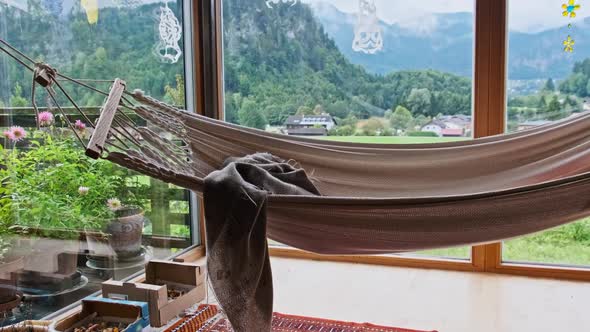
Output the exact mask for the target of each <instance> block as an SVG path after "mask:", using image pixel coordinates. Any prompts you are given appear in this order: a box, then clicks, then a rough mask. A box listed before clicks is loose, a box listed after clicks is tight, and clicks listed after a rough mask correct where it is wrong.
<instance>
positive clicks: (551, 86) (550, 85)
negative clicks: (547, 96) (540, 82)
mask: <svg viewBox="0 0 590 332" xmlns="http://www.w3.org/2000/svg"><path fill="white" fill-rule="evenodd" d="M542 91H544V92H555V83H554V82H553V79H552V78H549V79H548V80H547V82H545V85H544V86H543V89H542Z"/></svg>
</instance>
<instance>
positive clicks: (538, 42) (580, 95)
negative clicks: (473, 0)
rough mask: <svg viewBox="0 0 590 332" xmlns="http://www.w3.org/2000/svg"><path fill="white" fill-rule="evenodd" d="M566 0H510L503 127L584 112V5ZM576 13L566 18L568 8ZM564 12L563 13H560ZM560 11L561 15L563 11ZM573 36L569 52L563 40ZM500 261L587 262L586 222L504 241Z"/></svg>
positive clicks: (588, 52)
mask: <svg viewBox="0 0 590 332" xmlns="http://www.w3.org/2000/svg"><path fill="white" fill-rule="evenodd" d="M562 3H567V1H562V2H555V1H550V0H542V1H538V0H535V1H532V0H525V1H516V0H513V1H510V10H509V13H510V16H509V23H508V24H509V30H510V35H509V36H510V40H509V53H508V56H509V60H508V68H509V70H508V80H509V81H508V122H507V123H508V128H507V130H508V132H514V131H519V130H526V129H530V128H534V127H537V126H540V125H543V124H547V123H551V122H553V121H557V120H561V119H565V118H568V117H572V116H576V115H578V114H580V113H581V112H585V111H587V110H588V109H589V108H588V106H589V104H588V103H587V101H586V98H587V97H588V96H590V84H589V79H590V49H588V48H587V47H584V43H585V42H586V38H585V37H586V36H587V34H586V29H585V25H584V24H585V20H586V19H587V17H588V16H590V12H588V10H587V9H586V8H579V9H578V8H576V7H566V8H565V9H563V8H562V7H561V4H562ZM572 11H573V12H574V13H575V17H571V16H572V14H571V12H572ZM564 12H565V13H564ZM564 15H565V16H564ZM568 36H569V37H570V38H571V39H573V40H575V44H574V45H573V46H572V49H571V52H570V49H569V48H567V49H566V47H568V45H565V44H564V42H566V44H567V41H568V40H569V39H568ZM502 258H503V260H505V261H512V262H528V263H540V264H557V265H584V266H590V221H589V220H588V219H584V220H581V221H578V222H576V223H572V224H569V225H565V226H562V227H559V228H556V229H553V230H549V231H546V232H542V233H539V234H535V235H531V236H527V237H523V238H519V239H515V240H511V241H507V242H505V243H504V245H503V251H502Z"/></svg>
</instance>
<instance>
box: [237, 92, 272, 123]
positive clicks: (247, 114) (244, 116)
mask: <svg viewBox="0 0 590 332" xmlns="http://www.w3.org/2000/svg"><path fill="white" fill-rule="evenodd" d="M238 121H239V122H240V124H241V125H242V126H246V127H251V128H257V129H265V128H266V125H267V123H268V122H267V120H266V118H265V117H264V115H263V114H262V111H261V110H260V108H259V107H258V105H256V103H255V102H254V101H252V100H250V99H248V98H245V99H244V101H243V102H242V106H241V108H240V110H239V111H238Z"/></svg>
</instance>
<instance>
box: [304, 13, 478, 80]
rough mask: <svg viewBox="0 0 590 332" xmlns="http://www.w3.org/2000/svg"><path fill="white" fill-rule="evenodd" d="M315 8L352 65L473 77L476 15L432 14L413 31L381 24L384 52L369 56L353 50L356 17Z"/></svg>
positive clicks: (383, 70) (378, 70) (373, 69)
mask: <svg viewBox="0 0 590 332" xmlns="http://www.w3.org/2000/svg"><path fill="white" fill-rule="evenodd" d="M312 8H313V10H314V14H315V16H316V17H317V19H318V20H319V21H320V22H321V23H322V25H323V26H324V29H325V31H326V32H327V33H328V35H329V36H330V37H332V38H333V39H334V41H335V42H336V45H338V48H339V49H340V51H341V52H342V53H343V54H344V55H345V56H346V57H347V58H348V59H349V60H350V61H351V62H352V63H354V64H358V65H361V66H363V67H365V68H366V69H367V70H369V71H370V72H373V73H379V74H387V73H390V72H393V71H398V70H420V69H434V70H440V71H445V72H450V73H453V74H456V75H462V76H471V68H472V63H473V60H472V51H471V50H472V48H473V15H472V14H470V13H453V14H439V15H433V16H430V17H428V18H427V19H425V20H424V21H423V24H421V25H420V26H416V27H412V28H407V27H402V26H400V25H397V24H387V23H385V22H383V21H381V22H380V26H381V29H382V36H383V40H384V44H383V50H382V51H380V52H378V53H376V54H374V55H367V54H364V53H358V52H355V51H353V50H352V40H353V37H354V26H355V23H356V20H357V18H356V15H354V14H349V13H343V12H341V11H340V10H338V9H337V8H336V7H334V6H333V5H331V4H328V3H324V2H319V3H314V4H313V5H312Z"/></svg>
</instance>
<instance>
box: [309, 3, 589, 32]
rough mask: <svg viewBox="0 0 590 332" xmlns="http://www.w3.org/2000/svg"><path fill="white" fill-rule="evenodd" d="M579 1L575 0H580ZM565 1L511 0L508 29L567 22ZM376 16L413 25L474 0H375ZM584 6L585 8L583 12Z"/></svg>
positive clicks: (349, 6) (350, 8)
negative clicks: (434, 14)
mask: <svg viewBox="0 0 590 332" xmlns="http://www.w3.org/2000/svg"><path fill="white" fill-rule="evenodd" d="M302 1H303V2H307V3H310V2H329V3H331V4H333V5H334V6H336V7H337V8H338V9H340V10H341V11H344V12H348V13H356V12H358V1H357V0H302ZM580 1H581V0H577V2H580ZM565 2H567V0H511V1H510V5H509V22H510V29H511V30H517V31H522V32H538V31H541V30H545V29H548V28H554V27H558V26H563V25H566V24H567V23H569V22H568V19H566V18H564V17H563V16H562V15H561V13H562V11H563V10H562V9H561V5H562V4H563V3H565ZM375 4H376V5H377V16H379V18H380V19H382V20H383V21H385V22H388V23H398V24H401V25H416V24H417V22H419V20H420V19H421V18H424V17H425V16H429V15H430V14H432V13H452V12H473V11H474V1H473V0H375ZM586 8H588V9H587V11H586ZM588 16H590V5H588V7H585V4H582V7H581V9H580V11H579V17H580V18H582V17H588Z"/></svg>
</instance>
